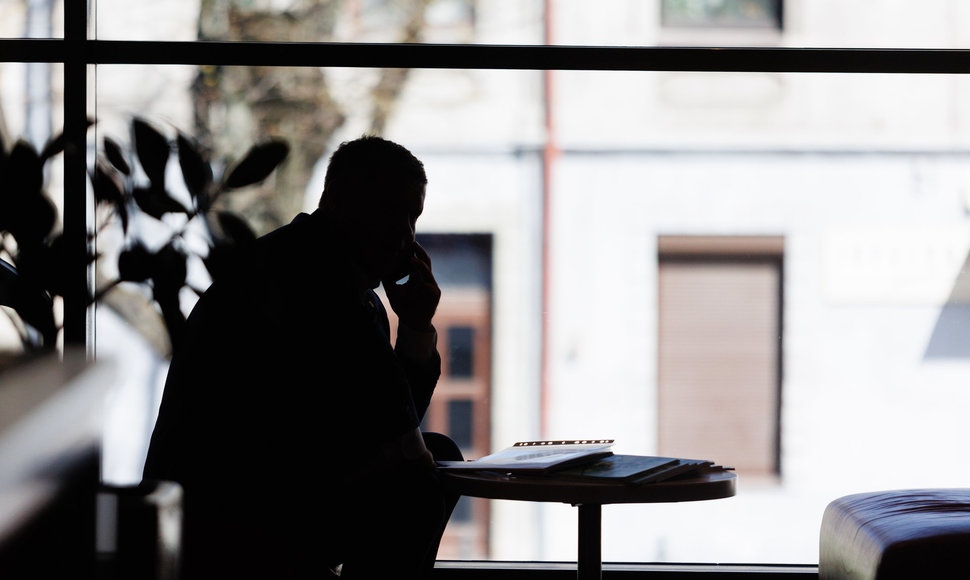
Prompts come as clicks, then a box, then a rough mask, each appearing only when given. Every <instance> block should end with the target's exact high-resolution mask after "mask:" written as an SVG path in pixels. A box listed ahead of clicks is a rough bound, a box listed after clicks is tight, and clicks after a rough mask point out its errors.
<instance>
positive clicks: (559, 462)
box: [438, 439, 613, 473]
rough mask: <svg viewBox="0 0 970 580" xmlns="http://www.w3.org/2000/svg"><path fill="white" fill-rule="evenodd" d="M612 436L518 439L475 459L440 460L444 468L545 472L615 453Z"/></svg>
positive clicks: (450, 469) (452, 469) (449, 469)
mask: <svg viewBox="0 0 970 580" xmlns="http://www.w3.org/2000/svg"><path fill="white" fill-rule="evenodd" d="M612 447H613V440H612V439H562V440H551V441H519V442H517V443H515V444H513V445H512V446H511V447H506V448H505V449H503V450H501V451H498V452H496V453H492V454H490V455H486V456H485V457H482V458H480V459H475V460H472V461H439V462H438V467H439V468H441V469H443V470H445V471H503V472H506V473H516V472H522V473H542V472H548V471H553V470H556V471H558V470H560V469H565V468H566V467H571V466H575V465H580V464H584V463H590V462H593V461H596V460H597V459H600V458H603V457H608V456H610V455H612V454H613V451H612Z"/></svg>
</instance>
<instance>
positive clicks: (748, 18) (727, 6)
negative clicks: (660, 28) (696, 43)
mask: <svg viewBox="0 0 970 580" xmlns="http://www.w3.org/2000/svg"><path fill="white" fill-rule="evenodd" d="M661 10H662V15H663V24H664V26H698V27H703V28H714V27H725V28H732V27H740V28H781V0H663V2H662V4H661Z"/></svg>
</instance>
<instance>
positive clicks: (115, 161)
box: [104, 137, 131, 175]
mask: <svg viewBox="0 0 970 580" xmlns="http://www.w3.org/2000/svg"><path fill="white" fill-rule="evenodd" d="M104 154H105V157H107V158H108V162H109V163H111V165H112V166H113V167H114V168H115V169H117V170H118V171H120V172H122V173H124V174H125V175H131V167H130V166H129V165H128V162H127V161H126V160H125V154H124V153H123V152H122V151H121V146H120V145H118V143H117V142H116V141H115V140H114V139H112V138H111V137H105V138H104Z"/></svg>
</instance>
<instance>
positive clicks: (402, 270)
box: [391, 246, 417, 286]
mask: <svg viewBox="0 0 970 580" xmlns="http://www.w3.org/2000/svg"><path fill="white" fill-rule="evenodd" d="M416 255H417V253H416V252H415V251H414V247H413V246H412V248H411V249H410V250H409V251H407V252H404V253H403V254H402V258H401V261H400V262H399V263H398V265H397V268H396V269H395V270H394V275H393V276H392V277H391V280H394V284H396V285H398V286H401V285H402V284H407V282H408V278H410V275H411V260H412V259H413V258H414V257H415V256H416Z"/></svg>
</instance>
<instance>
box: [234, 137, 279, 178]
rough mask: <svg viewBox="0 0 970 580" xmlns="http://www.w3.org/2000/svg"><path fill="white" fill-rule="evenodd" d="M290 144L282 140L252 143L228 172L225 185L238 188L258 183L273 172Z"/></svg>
mask: <svg viewBox="0 0 970 580" xmlns="http://www.w3.org/2000/svg"><path fill="white" fill-rule="evenodd" d="M289 152H290V146H289V145H287V144H286V142H284V141H276V140H274V141H267V142H265V143H259V144H257V145H254V146H253V147H252V148H251V149H250V150H249V152H248V153H246V155H245V156H244V157H243V159H242V161H240V162H239V163H238V164H236V166H235V167H234V168H233V169H232V171H230V172H229V176H228V177H227V178H226V181H225V185H226V187H228V188H230V189H238V188H240V187H246V186H247V185H252V184H254V183H258V182H260V181H262V180H264V179H266V178H267V177H269V174H270V173H272V172H273V170H274V169H276V167H277V166H278V165H279V164H280V163H282V162H283V160H284V159H286V156H287V155H288V154H289Z"/></svg>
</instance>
